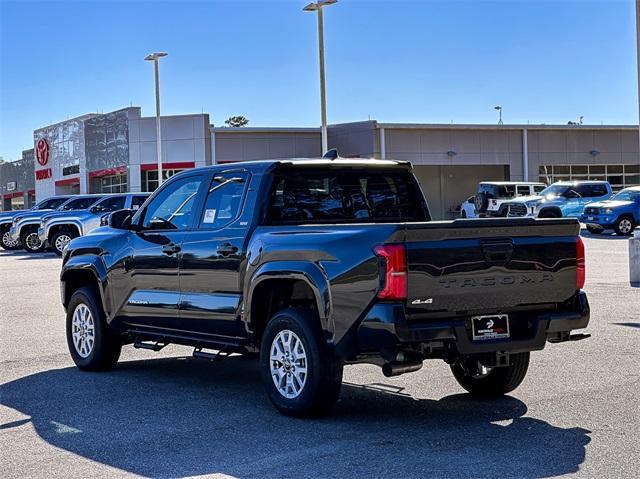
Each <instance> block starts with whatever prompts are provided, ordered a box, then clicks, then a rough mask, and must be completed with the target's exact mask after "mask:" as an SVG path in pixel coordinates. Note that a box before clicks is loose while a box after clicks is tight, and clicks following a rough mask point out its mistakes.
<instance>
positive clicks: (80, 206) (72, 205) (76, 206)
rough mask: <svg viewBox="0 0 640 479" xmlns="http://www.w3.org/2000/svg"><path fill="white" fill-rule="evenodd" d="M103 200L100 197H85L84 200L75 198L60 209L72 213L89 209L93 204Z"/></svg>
mask: <svg viewBox="0 0 640 479" xmlns="http://www.w3.org/2000/svg"><path fill="white" fill-rule="evenodd" d="M101 199H102V198H101V197H99V196H85V197H83V198H75V199H73V200H70V201H68V202H66V203H65V204H64V205H62V206H61V207H60V208H59V209H60V210H61V211H71V210H84V209H86V208H89V206H91V205H92V204H94V203H95V202H97V201H100V200H101Z"/></svg>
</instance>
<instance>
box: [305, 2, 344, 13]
mask: <svg viewBox="0 0 640 479" xmlns="http://www.w3.org/2000/svg"><path fill="white" fill-rule="evenodd" d="M334 3H338V0H318V1H317V2H311V3H310V4H309V5H307V6H306V7H304V8H303V9H302V10H304V11H305V12H315V11H317V10H320V9H321V8H322V7H326V6H327V5H333V4H334Z"/></svg>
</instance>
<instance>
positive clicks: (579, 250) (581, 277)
mask: <svg viewBox="0 0 640 479" xmlns="http://www.w3.org/2000/svg"><path fill="white" fill-rule="evenodd" d="M586 275H587V269H586V267H585V261H584V243H583V242H582V238H581V237H580V236H578V241H577V242H576V287H577V288H578V289H582V288H584V281H585V278H586Z"/></svg>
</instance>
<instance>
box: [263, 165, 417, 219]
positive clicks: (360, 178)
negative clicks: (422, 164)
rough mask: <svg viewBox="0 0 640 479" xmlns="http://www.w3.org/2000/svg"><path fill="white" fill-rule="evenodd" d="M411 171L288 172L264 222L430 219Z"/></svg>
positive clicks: (276, 185) (276, 183) (280, 179)
mask: <svg viewBox="0 0 640 479" xmlns="http://www.w3.org/2000/svg"><path fill="white" fill-rule="evenodd" d="M429 220H430V218H429V214H428V211H427V209H426V205H425V204H424V200H423V198H422V195H421V193H420V190H419V186H418V184H417V182H416V180H415V178H414V177H413V175H412V174H411V172H410V171H409V170H405V169H400V168H398V169H395V170H388V169H387V170H378V169H374V168H361V169H357V168H343V169H340V168H322V169H313V168H309V167H307V168H291V169H286V170H284V171H282V172H279V173H276V175H275V179H274V183H273V187H272V190H271V195H270V200H269V210H268V219H267V223H268V224H302V223H357V222H361V223H395V222H407V221H429Z"/></svg>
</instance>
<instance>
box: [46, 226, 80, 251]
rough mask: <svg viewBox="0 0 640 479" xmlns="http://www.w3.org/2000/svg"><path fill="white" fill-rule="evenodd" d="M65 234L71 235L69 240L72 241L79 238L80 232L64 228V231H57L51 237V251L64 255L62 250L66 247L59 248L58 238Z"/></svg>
mask: <svg viewBox="0 0 640 479" xmlns="http://www.w3.org/2000/svg"><path fill="white" fill-rule="evenodd" d="M65 236H67V237H69V241H71V240H72V239H73V238H77V237H78V234H77V233H76V232H75V231H68V230H62V231H58V232H56V233H55V234H54V235H53V236H52V237H51V241H50V242H49V247H50V248H51V251H53V252H54V253H55V254H57V255H58V256H62V251H63V249H64V247H63V249H58V246H57V244H58V240H59V239H60V238H63V237H65Z"/></svg>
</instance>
